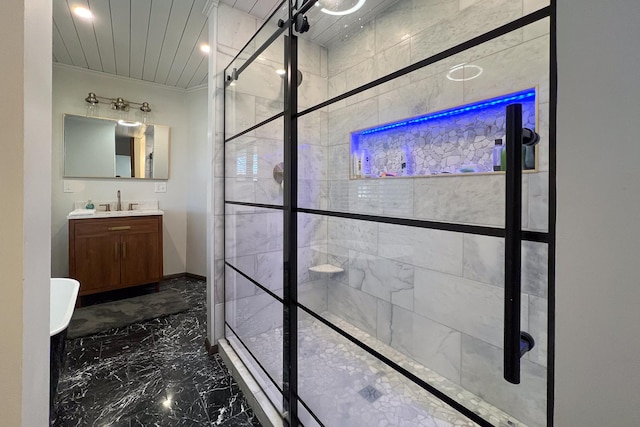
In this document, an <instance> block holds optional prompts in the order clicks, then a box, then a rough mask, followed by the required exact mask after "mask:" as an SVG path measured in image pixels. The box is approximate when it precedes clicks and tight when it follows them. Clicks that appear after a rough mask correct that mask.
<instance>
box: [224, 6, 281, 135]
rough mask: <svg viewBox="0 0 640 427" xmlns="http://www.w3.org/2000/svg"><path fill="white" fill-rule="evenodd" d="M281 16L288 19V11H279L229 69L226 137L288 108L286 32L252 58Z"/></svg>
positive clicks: (227, 72)
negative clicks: (285, 52) (285, 55)
mask: <svg viewBox="0 0 640 427" xmlns="http://www.w3.org/2000/svg"><path fill="white" fill-rule="evenodd" d="M285 9H286V8H285ZM279 19H283V20H285V21H286V20H287V13H286V10H285V11H283V10H282V9H280V10H278V12H277V13H276V14H275V15H274V16H273V17H272V18H271V19H270V20H269V21H268V22H267V23H265V25H264V26H263V27H262V28H261V30H260V31H259V32H258V33H257V34H256V35H255V36H254V38H253V39H252V40H251V41H250V42H249V45H248V46H247V47H246V48H245V49H244V50H243V51H242V53H241V54H240V55H239V56H238V58H236V59H235V60H234V61H233V62H231V64H230V65H229V66H228V67H227V69H226V71H225V79H227V82H226V84H225V138H230V137H232V136H234V135H236V134H238V133H240V132H243V131H245V130H247V129H249V128H250V127H252V126H254V125H256V124H258V123H261V122H263V121H265V120H267V119H269V118H271V117H273V116H275V115H277V114H281V113H282V112H283V111H284V102H283V100H284V84H285V81H286V80H285V76H284V70H285V66H284V33H283V34H281V35H280V36H279V37H277V38H276V39H275V40H274V41H273V42H272V43H271V44H269V45H268V47H267V48H266V49H265V50H263V51H262V52H260V54H259V55H258V56H257V58H255V59H253V60H252V59H251V57H252V55H253V54H254V53H255V52H257V51H258V49H259V48H260V47H261V46H263V45H264V43H266V42H267V41H268V39H269V37H270V36H271V35H272V34H274V33H275V31H276V30H278V26H277V23H278V20H279ZM249 61H251V62H249ZM234 70H236V74H234ZM234 75H237V79H235V80H234V79H233V76H234ZM229 77H231V78H232V79H231V80H229V79H228V78H229Z"/></svg>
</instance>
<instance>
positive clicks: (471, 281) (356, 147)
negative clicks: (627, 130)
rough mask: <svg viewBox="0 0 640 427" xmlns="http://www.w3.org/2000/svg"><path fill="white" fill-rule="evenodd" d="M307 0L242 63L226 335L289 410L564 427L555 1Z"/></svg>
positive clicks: (340, 416) (229, 154)
mask: <svg viewBox="0 0 640 427" xmlns="http://www.w3.org/2000/svg"><path fill="white" fill-rule="evenodd" d="M298 3H301V4H299V5H298V6H299V8H292V9H291V10H290V11H289V10H288V4H286V3H285V4H283V6H282V8H281V9H279V11H278V12H276V15H274V16H273V17H272V18H271V19H270V20H269V22H267V24H265V26H264V27H263V28H262V29H261V30H260V31H259V32H258V34H257V35H256V37H255V38H254V39H253V40H252V42H250V44H249V46H247V48H245V50H243V51H242V52H240V54H239V56H238V57H237V58H236V59H235V60H234V62H233V63H232V64H231V65H229V67H227V69H226V71H225V76H226V79H227V81H226V86H225V97H226V108H225V138H226V143H225V151H226V155H225V161H226V175H225V188H226V202H225V206H226V210H225V214H226V217H225V221H226V225H225V230H226V237H225V240H226V246H225V250H226V255H225V259H226V271H225V283H226V299H225V300H226V301H227V302H226V305H225V310H226V323H227V331H226V333H227V335H226V336H227V338H228V339H229V341H230V342H231V344H232V345H233V347H234V349H235V350H236V351H237V352H239V353H240V354H241V357H242V359H243V361H244V363H245V364H247V365H248V366H249V367H250V369H251V371H252V373H253V374H254V376H256V378H258V382H259V383H260V384H261V386H262V388H263V390H264V391H265V392H266V394H267V395H268V396H269V397H270V398H271V401H272V402H273V404H274V406H275V407H276V408H277V409H278V410H280V411H281V413H282V416H283V418H284V419H285V420H286V421H287V422H288V423H290V425H296V424H297V423H301V424H303V425H305V426H311V425H326V426H371V425H394V426H395V425H402V426H411V425H415V426H423V425H434V426H436V425H438V426H444V425H483V426H490V425H493V426H503V425H529V426H546V425H550V421H548V415H547V412H548V408H547V396H548V395H550V394H551V393H552V390H553V384H552V381H550V374H549V366H548V360H549V359H550V356H549V353H550V350H551V351H552V347H551V346H550V345H549V344H548V341H549V340H548V337H547V330H548V329H549V320H548V319H549V315H548V313H549V302H548V301H550V300H551V301H552V300H553V276H552V273H553V259H552V257H551V256H550V253H553V244H554V224H553V221H550V218H553V215H552V214H550V213H549V212H550V210H551V211H552V209H553V205H554V201H553V197H552V194H551V195H550V194H549V189H550V188H553V186H552V185H550V184H549V182H550V180H551V182H553V179H552V178H551V179H550V177H553V176H554V162H553V152H554V151H553V147H554V143H555V142H554V135H553V131H552V129H551V126H550V122H551V121H552V114H551V112H552V111H553V105H554V104H555V92H554V89H553V88H554V80H553V77H554V72H553V69H554V68H553V67H554V66H553V65H552V64H553V61H552V60H551V59H552V58H551V52H552V49H551V46H552V42H553V40H552V35H553V26H552V21H551V18H552V12H553V8H552V7H551V6H549V5H548V2H545V1H540V2H537V1H536V2H533V1H526V0H524V1H515V2H514V1H511V0H490V1H482V2H468V1H464V2H463V1H460V2H458V1H445V2H443V1H410V0H399V1H384V0H378V1H373V0H368V1H366V2H358V1H353V2H351V3H349V2H348V1H347V2H346V3H344V2H342V3H340V2H328V1H324V2H323V1H322V0H321V1H319V2H315V1H311V2H298ZM347 3H349V4H347ZM361 3H363V4H361ZM347 6H348V7H347ZM347 12H349V13H347ZM297 14H299V15H300V17H298V19H296V15H297ZM301 16H304V17H305V18H306V22H308V23H309V24H310V28H309V29H308V31H305V29H304V27H303V25H302V24H301V22H303V19H302V18H301ZM290 23H294V24H293V26H291V25H290ZM296 23H297V24H296ZM270 61H272V62H270ZM265 64H268V65H265ZM280 70H281V71H280ZM278 71H280V74H278ZM245 80H246V82H245ZM550 206H551V208H550Z"/></svg>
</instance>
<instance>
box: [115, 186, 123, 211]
mask: <svg viewBox="0 0 640 427" xmlns="http://www.w3.org/2000/svg"><path fill="white" fill-rule="evenodd" d="M116 210H117V211H121V210H122V200H120V190H118V203H117V204H116Z"/></svg>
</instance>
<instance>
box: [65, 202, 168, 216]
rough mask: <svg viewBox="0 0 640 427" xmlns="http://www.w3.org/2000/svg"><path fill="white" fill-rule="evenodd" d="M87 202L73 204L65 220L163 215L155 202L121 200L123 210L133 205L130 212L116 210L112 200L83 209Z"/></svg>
mask: <svg viewBox="0 0 640 427" xmlns="http://www.w3.org/2000/svg"><path fill="white" fill-rule="evenodd" d="M86 204H87V201H86V200H84V201H79V202H75V203H74V204H73V208H74V210H73V211H71V212H70V213H69V215H67V219H86V218H120V217H127V216H150V215H164V212H163V211H161V210H160V209H158V201H157V200H123V201H122V202H121V205H122V207H123V208H126V207H128V206H129V205H130V204H133V206H132V207H133V209H132V210H122V211H117V210H116V202H115V201H113V200H107V201H100V200H98V201H95V202H93V204H94V206H95V207H96V209H84V207H85V205H86ZM105 204H108V205H109V206H110V208H111V210H110V211H106V210H105V206H104V205H105Z"/></svg>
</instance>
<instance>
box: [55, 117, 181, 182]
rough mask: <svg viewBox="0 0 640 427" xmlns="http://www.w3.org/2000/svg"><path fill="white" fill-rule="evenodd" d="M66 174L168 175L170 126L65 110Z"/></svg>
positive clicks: (67, 176)
mask: <svg viewBox="0 0 640 427" xmlns="http://www.w3.org/2000/svg"><path fill="white" fill-rule="evenodd" d="M64 177H65V178H135V179H169V126H163V125H155V124H146V125H145V124H142V123H139V122H128V121H119V120H116V119H102V118H100V119H99V118H95V117H84V116H74V115H72V114H65V115H64Z"/></svg>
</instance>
